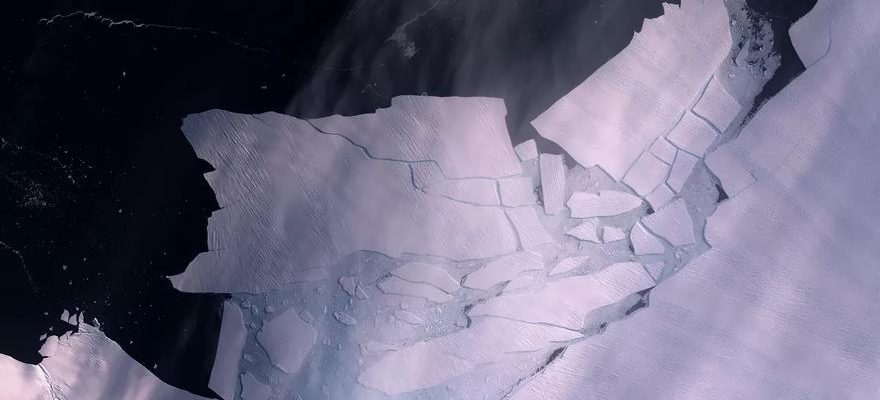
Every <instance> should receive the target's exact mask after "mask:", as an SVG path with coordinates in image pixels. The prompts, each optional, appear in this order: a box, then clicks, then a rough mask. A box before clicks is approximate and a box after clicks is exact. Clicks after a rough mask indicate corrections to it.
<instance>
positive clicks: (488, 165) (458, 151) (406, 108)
mask: <svg viewBox="0 0 880 400" xmlns="http://www.w3.org/2000/svg"><path fill="white" fill-rule="evenodd" d="M506 115H507V110H506V108H505V106H504V101H503V100H501V99H495V98H488V97H432V96H397V97H394V98H392V99H391V106H390V107H389V108H382V109H378V110H376V112H375V113H371V114H361V115H354V116H350V117H349V116H341V115H333V116H330V117H326V118H318V119H313V120H310V122H311V123H312V124H314V125H315V126H317V127H318V129H320V130H321V131H323V132H327V133H331V134H337V135H342V136H345V137H346V138H348V139H349V140H351V141H353V142H355V143H357V144H359V145H361V146H363V147H365V148H366V149H367V150H368V151H369V153H370V154H371V155H372V156H373V157H376V158H383V159H394V160H403V161H427V160H432V161H434V162H436V163H437V164H438V165H439V166H440V169H441V170H442V171H443V172H444V173H445V174H446V176H448V177H449V178H473V177H487V178H500V177H502V176H510V175H517V174H519V173H521V172H522V169H521V168H520V164H519V160H517V157H516V154H515V153H514V151H513V146H512V145H511V143H510V134H509V133H508V132H507V122H506V121H505V116H506Z"/></svg>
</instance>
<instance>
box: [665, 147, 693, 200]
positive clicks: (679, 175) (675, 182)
mask: <svg viewBox="0 0 880 400" xmlns="http://www.w3.org/2000/svg"><path fill="white" fill-rule="evenodd" d="M695 165H697V158H696V157H694V156H692V155H690V154H688V153H686V152H683V151H679V152H678V154H676V155H675V163H674V164H672V171H671V172H670V173H669V179H668V180H666V183H668V184H669V187H670V188H671V189H672V190H674V191H675V192H676V193H678V192H680V191H681V188H682V187H684V183H685V182H687V180H688V178H690V176H691V171H693V169H694V166H695Z"/></svg>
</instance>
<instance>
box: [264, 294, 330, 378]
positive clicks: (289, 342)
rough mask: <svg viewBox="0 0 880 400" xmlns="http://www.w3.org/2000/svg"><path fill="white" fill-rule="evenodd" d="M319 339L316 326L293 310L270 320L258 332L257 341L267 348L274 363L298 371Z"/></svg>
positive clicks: (291, 372)
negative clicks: (308, 322)
mask: <svg viewBox="0 0 880 400" xmlns="http://www.w3.org/2000/svg"><path fill="white" fill-rule="evenodd" d="M317 339H318V332H317V331H316V330H315V328H314V327H312V326H311V325H309V324H307V323H306V321H303V319H302V318H300V316H299V315H298V314H297V312H296V310H294V309H289V310H287V311H285V312H283V313H282V314H280V315H278V316H277V317H275V318H272V319H271V320H269V321H267V322H266V323H265V324H264V325H263V327H262V328H261V329H260V331H259V332H258V333H257V341H259V343H260V345H261V346H263V348H264V349H266V353H268V354H269V358H270V359H271V360H272V363H273V364H275V366H276V367H278V368H279V369H281V370H282V371H284V372H286V373H288V374H293V373H296V372H297V371H299V369H300V367H301V366H302V364H303V362H304V361H305V359H306V357H308V355H309V352H310V351H311V350H312V347H314V346H315V343H316V341H317Z"/></svg>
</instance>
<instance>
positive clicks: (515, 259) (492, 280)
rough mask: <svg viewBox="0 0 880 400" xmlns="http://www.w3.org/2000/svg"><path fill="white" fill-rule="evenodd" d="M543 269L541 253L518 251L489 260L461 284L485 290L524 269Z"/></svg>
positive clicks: (509, 278)
mask: <svg viewBox="0 0 880 400" xmlns="http://www.w3.org/2000/svg"><path fill="white" fill-rule="evenodd" d="M543 269H544V260H543V259H542V258H541V255H540V254H538V253H535V252H532V251H520V252H517V253H513V254H510V255H506V256H502V257H501V258H498V259H496V260H493V261H489V262H488V263H486V265H484V266H483V267H481V268H479V269H477V270H476V271H474V272H471V273H470V274H468V275H467V276H466V277H465V279H464V283H463V285H464V286H465V287H469V288H473V289H482V290H486V289H489V288H491V287H492V286H495V285H497V284H499V283H501V282H506V281H509V280H511V279H513V278H515V277H516V276H517V275H519V274H520V273H522V272H525V271H539V270H543Z"/></svg>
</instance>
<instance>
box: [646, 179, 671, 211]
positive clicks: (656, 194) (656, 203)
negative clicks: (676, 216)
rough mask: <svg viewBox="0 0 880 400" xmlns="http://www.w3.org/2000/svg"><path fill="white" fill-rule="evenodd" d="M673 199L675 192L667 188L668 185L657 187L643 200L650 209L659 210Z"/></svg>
mask: <svg viewBox="0 0 880 400" xmlns="http://www.w3.org/2000/svg"><path fill="white" fill-rule="evenodd" d="M674 197H675V192H673V191H672V189H671V188H669V185H666V184H663V185H660V186H657V189H654V191H653V192H651V194H649V195H647V196H645V200H647V201H648V204H650V205H651V208H653V209H655V210H659V209H660V207H663V206H665V205H666V204H668V203H669V202H670V201H672V199H673V198H674Z"/></svg>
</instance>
